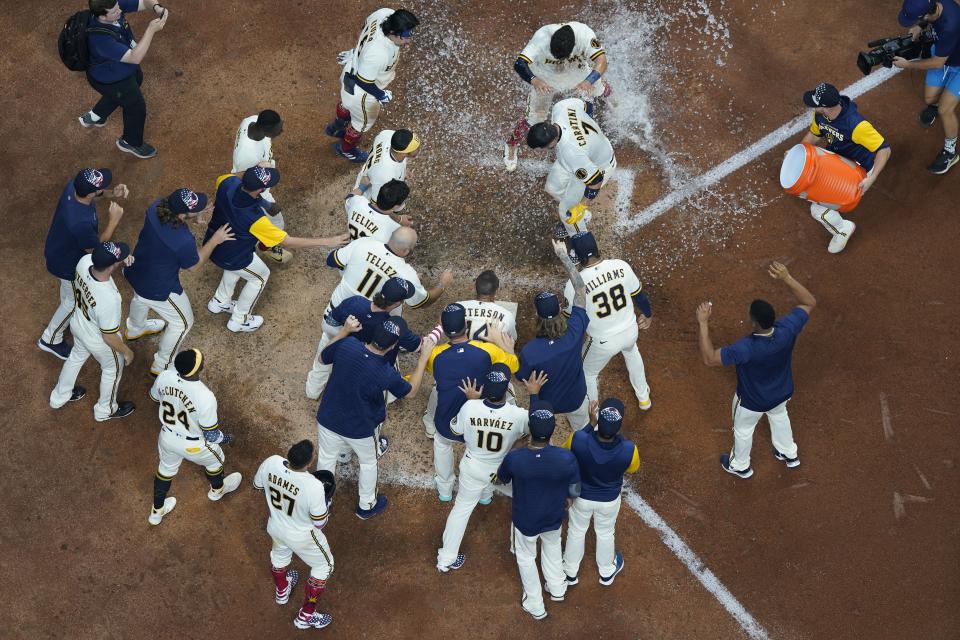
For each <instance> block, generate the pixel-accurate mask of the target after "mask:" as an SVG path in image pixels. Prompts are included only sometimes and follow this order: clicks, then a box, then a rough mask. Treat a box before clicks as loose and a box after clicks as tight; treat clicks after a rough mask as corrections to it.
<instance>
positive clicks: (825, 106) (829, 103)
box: [801, 82, 890, 253]
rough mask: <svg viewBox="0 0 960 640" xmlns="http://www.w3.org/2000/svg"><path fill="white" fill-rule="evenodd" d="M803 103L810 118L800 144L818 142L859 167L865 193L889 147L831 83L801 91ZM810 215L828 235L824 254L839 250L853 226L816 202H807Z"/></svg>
mask: <svg viewBox="0 0 960 640" xmlns="http://www.w3.org/2000/svg"><path fill="white" fill-rule="evenodd" d="M803 103H804V104H805V105H807V106H808V107H812V108H813V116H812V120H811V122H810V129H809V130H808V131H807V133H806V134H805V135H804V136H803V140H801V142H802V143H805V144H811V145H816V144H817V143H818V142H819V141H820V140H821V139H822V140H823V141H824V143H825V144H824V145H823V146H824V147H825V148H826V149H827V150H829V151H832V152H833V153H836V154H838V155H840V156H843V157H844V158H847V159H848V160H852V161H854V162H856V163H857V164H858V165H860V166H861V167H863V170H864V171H866V172H867V176H866V177H865V178H864V179H863V180H862V181H861V182H860V193H861V194H862V193H865V192H866V191H867V189H869V188H870V187H871V186H872V185H873V183H874V181H876V179H877V176H879V175H880V172H881V171H883V168H884V166H886V164H887V160H889V159H890V145H889V144H887V141H886V140H884V139H883V136H882V135H880V133H878V132H877V130H876V129H874V128H873V125H872V124H870V123H869V122H868V121H867V119H866V118H864V117H863V116H862V115H860V112H859V111H857V103H856V102H854V101H852V100H851V99H850V98H848V97H847V96H842V95H840V92H839V91H838V90H837V88H836V87H835V86H833V85H832V84H827V83H826V82H821V83H820V84H818V85H817V87H816V89H814V90H812V91H807V92H805V93H804V94H803ZM810 215H811V216H813V218H814V220H816V221H817V222H819V223H820V224H822V225H823V227H824V229H826V230H827V231H828V232H829V233H830V235H831V239H830V244H829V245H828V246H827V251H829V252H830V253H840V252H841V251H843V249H844V247H846V246H847V241H848V240H849V239H850V236H851V235H853V232H854V231H855V230H856V228H857V225H855V224H854V223H853V222H851V221H849V220H844V219H843V217H842V216H841V215H840V213H839V212H838V211H835V210H833V209H830V208H828V207H825V206H823V205H821V204H819V203H816V202H811V203H810Z"/></svg>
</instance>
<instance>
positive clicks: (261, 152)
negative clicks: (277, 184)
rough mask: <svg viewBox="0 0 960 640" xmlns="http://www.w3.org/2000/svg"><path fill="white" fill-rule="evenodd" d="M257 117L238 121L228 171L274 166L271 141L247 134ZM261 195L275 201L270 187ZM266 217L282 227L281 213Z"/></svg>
mask: <svg viewBox="0 0 960 640" xmlns="http://www.w3.org/2000/svg"><path fill="white" fill-rule="evenodd" d="M258 117H259V115H253V116H250V117H248V118H244V119H243V122H241V123H240V128H239V129H237V137H236V139H235V140H234V143H233V168H232V169H231V170H230V173H236V174H238V175H239V174H242V173H243V172H244V171H246V170H247V169H249V168H250V167H255V166H257V165H258V164H261V163H264V164H267V165H268V166H270V167H274V168H276V166H277V162H276V160H274V158H273V141H272V140H271V139H270V138H268V137H267V136H264V137H263V140H251V139H250V136H248V135H247V130H248V129H249V128H250V125H251V124H253V123H254V122H256V121H257V118H258ZM261 195H262V197H263V199H264V200H266V201H267V202H270V203H273V202H276V201H275V200H274V199H273V194H272V193H270V189H264V190H263V193H262V194H261ZM267 217H268V218H270V222H272V223H273V224H274V225H275V226H276V227H277V228H278V229H283V228H284V222H283V213H280V215H278V216H271V215H270V214H267Z"/></svg>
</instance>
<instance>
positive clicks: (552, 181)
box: [544, 158, 617, 236]
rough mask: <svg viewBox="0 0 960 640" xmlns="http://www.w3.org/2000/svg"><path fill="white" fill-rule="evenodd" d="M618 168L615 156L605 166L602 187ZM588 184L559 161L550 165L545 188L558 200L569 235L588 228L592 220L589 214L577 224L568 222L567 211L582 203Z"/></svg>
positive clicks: (562, 219) (562, 220) (558, 206)
mask: <svg viewBox="0 0 960 640" xmlns="http://www.w3.org/2000/svg"><path fill="white" fill-rule="evenodd" d="M616 168H617V159H616V158H613V159H612V160H611V161H610V164H609V165H607V167H605V168H603V182H601V183H600V188H601V189H602V188H603V187H605V186H606V185H607V182H609V181H610V176H612V175H613V172H614V171H615V170H616ZM586 188H587V187H586V185H585V184H584V183H583V181H582V180H580V179H579V178H577V177H576V176H575V175H574V174H573V173H571V172H569V171H567V170H566V169H565V168H564V167H563V166H562V165H561V164H560V163H559V162H554V163H553V166H552V167H550V173H548V174H547V181H546V183H545V184H544V189H545V190H546V192H547V193H548V194H550V196H551V197H552V198H553V199H554V200H556V201H557V215H559V216H560V221H561V222H563V226H564V227H565V228H566V230H567V233H568V234H569V235H571V236H572V235H574V234H575V233H580V232H581V231H586V230H587V223H588V222H589V221H590V215H589V214H587V215H586V216H584V217H583V219H582V220H580V222H578V223H576V224H567V222H566V220H567V212H568V211H570V209H572V208H573V207H575V206H577V205H578V204H580V201H581V200H583V193H584V189H586Z"/></svg>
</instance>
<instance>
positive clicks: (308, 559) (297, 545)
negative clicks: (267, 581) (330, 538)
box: [267, 518, 333, 580]
mask: <svg viewBox="0 0 960 640" xmlns="http://www.w3.org/2000/svg"><path fill="white" fill-rule="evenodd" d="M267 533H268V534H270V539H271V540H272V541H273V548H272V549H271V550H270V562H272V563H273V566H275V567H277V568H283V567H286V566H288V565H289V564H290V561H291V560H293V554H297V557H298V558H300V559H301V560H303V562H304V563H306V564H307V566H309V567H310V576H311V577H313V578H317V579H318V580H327V579H328V578H329V577H330V574H332V573H333V553H332V552H331V551H330V544H329V543H328V542H327V537H326V536H325V535H323V532H322V531H320V529H317V528H316V527H311V528H310V530H309V531H291V530H290V529H288V528H286V527H284V526H283V525H281V524H278V523H277V521H276V520H274V519H273V518H270V519H269V520H267Z"/></svg>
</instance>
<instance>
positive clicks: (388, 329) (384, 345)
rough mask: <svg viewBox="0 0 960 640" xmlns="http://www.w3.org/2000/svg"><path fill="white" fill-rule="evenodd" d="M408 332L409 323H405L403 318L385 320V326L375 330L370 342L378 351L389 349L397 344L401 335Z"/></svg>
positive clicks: (382, 325)
mask: <svg viewBox="0 0 960 640" xmlns="http://www.w3.org/2000/svg"><path fill="white" fill-rule="evenodd" d="M406 331H407V323H406V322H404V321H403V318H390V319H389V320H384V321H383V324H381V325H380V326H378V327H377V328H376V329H374V330H373V338H371V340H370V342H371V343H373V346H375V347H376V348H377V349H389V348H390V347H392V346H393V345H395V344H397V341H398V340H400V335H401V334H403V333H406Z"/></svg>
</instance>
